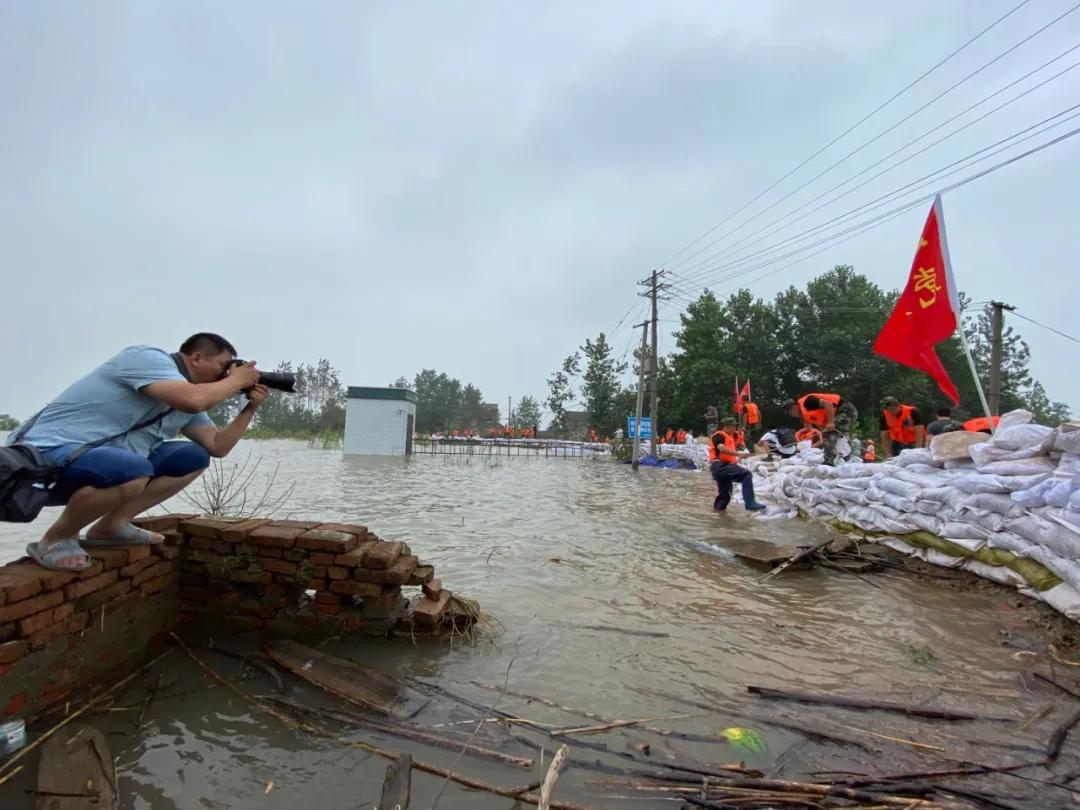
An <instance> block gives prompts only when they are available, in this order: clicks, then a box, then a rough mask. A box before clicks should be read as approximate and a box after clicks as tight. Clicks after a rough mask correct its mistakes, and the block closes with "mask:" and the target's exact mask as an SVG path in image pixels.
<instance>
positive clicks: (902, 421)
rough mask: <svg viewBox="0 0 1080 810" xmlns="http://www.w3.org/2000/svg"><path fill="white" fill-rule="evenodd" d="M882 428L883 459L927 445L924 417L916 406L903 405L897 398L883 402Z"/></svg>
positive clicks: (888, 398)
mask: <svg viewBox="0 0 1080 810" xmlns="http://www.w3.org/2000/svg"><path fill="white" fill-rule="evenodd" d="M880 427H881V455H882V458H889V457H891V456H894V455H898V454H899V453H900V451H901V450H912V449H914V448H916V447H923V446H924V445H925V444H926V427H925V426H924V423H923V419H922V416H920V415H919V412H918V411H917V410H916V409H915V406H914V405H902V404H900V400H898V399H897V398H896V397H885V399H883V400H881V424H880Z"/></svg>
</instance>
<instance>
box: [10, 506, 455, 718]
mask: <svg viewBox="0 0 1080 810" xmlns="http://www.w3.org/2000/svg"><path fill="white" fill-rule="evenodd" d="M136 523H138V524H139V525H141V526H143V527H145V528H148V529H150V530H152V531H159V532H161V533H163V534H164V535H165V544H164V545H161V546H137V547H132V548H97V549H87V552H88V553H89V554H90V556H91V557H92V558H93V560H94V564H93V567H92V568H91V569H90V570H89V571H85V572H82V573H79V574H74V573H67V572H56V571H47V570H45V569H44V568H41V567H40V566H38V565H37V564H35V563H33V562H30V561H27V560H23V561H19V562H15V563H11V564H9V565H6V566H2V567H0V720H3V719H4V718H5V717H29V716H33V715H36V714H39V713H40V712H42V711H43V710H45V709H47V708H49V707H50V706H53V705H55V704H57V703H60V702H62V701H64V700H66V699H67V698H68V697H69V696H70V695H71V694H72V693H74V692H76V691H79V690H82V689H85V688H87V687H89V686H92V685H94V686H100V685H102V684H105V683H110V682H112V680H114V679H115V678H117V677H120V676H121V675H123V674H126V673H127V672H129V671H131V670H132V669H134V668H135V667H136V666H138V665H139V664H140V663H141V662H142V661H144V660H145V659H146V658H147V657H148V656H149V655H151V654H152V653H153V652H154V649H155V648H156V647H159V646H160V645H161V644H162V643H164V641H165V640H166V639H167V637H168V634H169V632H170V631H172V630H173V629H174V628H176V627H177V626H178V625H179V626H180V627H181V628H182V629H183V630H184V631H185V632H191V633H195V632H199V631H207V632H213V633H214V634H216V635H218V636H220V635H221V634H223V633H230V632H259V633H262V634H266V635H270V636H281V635H285V636H295V637H302V638H303V637H308V638H311V639H313V640H314V639H318V640H322V639H325V638H327V637H330V636H333V635H340V634H346V633H354V632H364V633H372V634H378V635H385V634H387V633H388V632H391V631H393V629H394V628H396V627H398V626H400V625H401V623H402V622H405V623H407V624H408V626H409V628H410V629H411V630H413V631H415V630H421V631H423V630H431V631H437V630H438V629H439V628H440V627H441V626H442V625H443V623H444V622H446V621H448V620H449V610H450V592H449V591H444V590H443V589H442V587H441V585H440V584H439V581H438V580H437V579H435V572H434V569H433V568H432V567H431V566H429V565H424V564H422V563H421V562H420V560H419V559H418V558H417V557H416V555H414V554H413V553H412V550H411V549H410V548H409V546H408V545H406V544H405V543H403V542H400V541H384V540H381V539H380V538H378V537H377V536H375V535H374V534H373V533H371V532H369V531H368V530H367V528H366V527H364V526H360V525H356V524H341V523H319V522H318V521H289V520H283V521H273V520H269V519H246V520H218V519H211V518H200V517H196V516H193V515H168V516H163V517H153V518H143V519H140V520H138V521H136ZM407 586H414V587H418V588H419V592H417V593H416V594H415V595H413V597H412V600H411V601H408V600H407V599H406V598H405V596H404V595H403V593H402V587H407Z"/></svg>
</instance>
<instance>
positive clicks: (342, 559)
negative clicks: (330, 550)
mask: <svg viewBox="0 0 1080 810" xmlns="http://www.w3.org/2000/svg"><path fill="white" fill-rule="evenodd" d="M373 545H375V541H374V540H361V541H360V543H359V544H358V545H357V546H356V548H354V549H353V550H352V551H350V552H348V553H347V554H338V555H337V556H336V557H334V565H343V566H345V567H346V568H359V567H360V566H361V565H363V564H364V554H365V553H366V552H367V550H368V549H369V548H371V547H372V546H373Z"/></svg>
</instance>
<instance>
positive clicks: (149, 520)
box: [131, 513, 198, 534]
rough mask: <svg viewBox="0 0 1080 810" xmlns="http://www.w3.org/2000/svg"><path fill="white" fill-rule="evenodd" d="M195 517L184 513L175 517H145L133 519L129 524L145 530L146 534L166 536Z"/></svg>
mask: <svg viewBox="0 0 1080 810" xmlns="http://www.w3.org/2000/svg"><path fill="white" fill-rule="evenodd" d="M196 517H198V515H195V514H185V513H182V514H176V515H147V516H145V517H139V518H135V519H134V520H133V521H131V522H132V523H133V524H135V525H136V526H138V527H139V528H140V529H146V530H147V531H148V532H158V533H159V534H166V533H167V532H170V531H173V530H175V529H176V527H177V526H178V525H180V523H182V522H183V521H185V520H191V519H192V518H196Z"/></svg>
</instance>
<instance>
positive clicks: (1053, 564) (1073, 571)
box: [1024, 546, 1080, 588]
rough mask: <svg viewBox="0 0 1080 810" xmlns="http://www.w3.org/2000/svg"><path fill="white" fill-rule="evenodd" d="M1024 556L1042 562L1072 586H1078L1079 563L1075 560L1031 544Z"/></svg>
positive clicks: (1079, 582)
mask: <svg viewBox="0 0 1080 810" xmlns="http://www.w3.org/2000/svg"><path fill="white" fill-rule="evenodd" d="M1024 556H1025V557H1027V558H1028V559H1031V560H1035V562H1039V563H1042V564H1043V565H1045V566H1046V567H1047V568H1049V569H1050V570H1051V571H1053V572H1054V573H1055V574H1057V575H1058V576H1059V577H1061V579H1062V580H1064V581H1065V582H1067V583H1069V584H1070V585H1072V586H1073V587H1074V588H1080V563H1078V562H1076V561H1075V560H1067V559H1065V558H1064V557H1061V556H1059V555H1057V554H1055V553H1054V552H1053V551H1051V550H1050V549H1048V548H1045V547H1043V546H1032V547H1031V548H1029V549H1028V550H1027V551H1025V552H1024Z"/></svg>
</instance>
